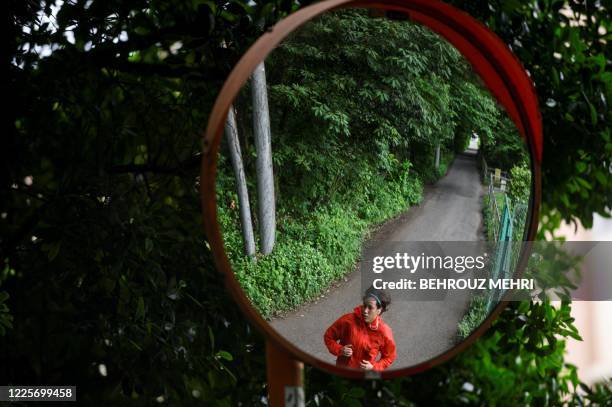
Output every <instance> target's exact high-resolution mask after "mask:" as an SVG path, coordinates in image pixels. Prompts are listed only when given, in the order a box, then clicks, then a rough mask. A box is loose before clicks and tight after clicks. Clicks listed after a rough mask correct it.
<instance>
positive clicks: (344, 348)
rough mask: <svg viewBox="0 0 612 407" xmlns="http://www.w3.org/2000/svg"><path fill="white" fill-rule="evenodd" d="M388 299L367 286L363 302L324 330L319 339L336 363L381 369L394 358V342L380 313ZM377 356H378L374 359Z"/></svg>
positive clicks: (387, 303)
mask: <svg viewBox="0 0 612 407" xmlns="http://www.w3.org/2000/svg"><path fill="white" fill-rule="evenodd" d="M390 304H391V299H390V298H389V296H388V295H387V294H386V293H385V292H384V291H380V290H376V289H375V288H373V287H370V288H368V290H367V291H366V292H365V295H364V297H363V305H359V306H357V307H355V309H354V310H353V312H352V313H350V314H345V315H343V316H341V317H340V318H338V320H337V321H336V322H334V323H333V324H332V326H330V327H329V328H327V330H326V331H325V335H324V337H323V339H324V340H325V345H326V346H327V349H329V351H330V353H331V354H332V355H334V356H337V359H336V365H337V366H347V367H352V368H355V369H365V370H384V369H386V368H387V367H389V365H391V363H393V361H394V360H395V357H396V353H395V341H394V340H393V332H392V331H391V328H390V327H389V325H387V324H385V323H384V322H383V320H382V318H381V314H382V313H383V312H385V311H386V310H387V309H388V308H389V305H390ZM378 355H380V359H379V360H376V359H377V357H378Z"/></svg>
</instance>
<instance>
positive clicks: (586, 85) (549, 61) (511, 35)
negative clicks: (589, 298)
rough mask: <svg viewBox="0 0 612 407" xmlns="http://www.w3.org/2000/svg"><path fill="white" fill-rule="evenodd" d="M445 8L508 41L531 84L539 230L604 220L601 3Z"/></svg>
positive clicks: (611, 120) (606, 81)
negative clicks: (538, 144) (540, 136)
mask: <svg viewBox="0 0 612 407" xmlns="http://www.w3.org/2000/svg"><path fill="white" fill-rule="evenodd" d="M451 3H453V4H455V5H457V6H459V7H460V8H463V9H464V10H466V11H467V12H469V13H470V14H472V15H473V16H475V17H476V18H478V19H479V20H480V21H482V22H484V23H485V24H487V26H488V27H489V28H490V29H492V30H493V31H494V32H495V33H496V34H497V35H499V36H500V37H501V38H502V40H503V41H504V42H505V43H506V44H509V45H510V46H511V47H512V51H513V52H514V53H515V54H516V56H517V57H518V59H519V60H520V61H521V62H522V63H523V65H524V66H525V68H526V69H527V70H528V71H529V74H530V76H531V78H532V80H533V82H534V83H535V87H536V91H537V93H538V99H539V106H540V109H541V111H542V119H543V124H544V148H543V152H544V157H543V163H542V178H543V185H542V193H543V197H542V212H543V214H544V215H546V216H545V217H543V220H544V221H545V223H544V225H543V230H547V231H553V230H554V229H556V228H557V227H559V225H560V221H561V219H564V220H567V221H570V220H580V221H581V222H582V224H583V225H584V226H586V227H587V228H588V227H591V225H592V219H593V213H599V214H600V215H602V216H605V217H609V216H610V208H612V177H610V157H611V156H612V139H611V130H610V129H611V128H612V109H610V107H609V103H610V100H612V99H611V98H612V71H611V67H612V65H611V63H610V59H609V57H608V56H609V47H610V45H609V44H610V29H609V27H610V21H611V18H610V9H611V8H610V4H609V2H606V1H604V2H595V3H590V2H577V1H570V2H566V1H563V0H544V1H527V2H517V1H512V2H508V1H503V0H494V1H488V2H486V3H481V4H476V3H474V2H470V1H464V0H455V1H452V2H451ZM562 9H564V10H563V12H562V11H561V10H562ZM578 21H585V22H587V23H585V24H582V23H577V22H578ZM510 167H511V166H510ZM510 167H508V168H510Z"/></svg>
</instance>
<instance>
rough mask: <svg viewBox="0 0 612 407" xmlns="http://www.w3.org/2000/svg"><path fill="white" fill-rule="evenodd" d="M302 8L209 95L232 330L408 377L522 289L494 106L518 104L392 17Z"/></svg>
mask: <svg viewBox="0 0 612 407" xmlns="http://www.w3.org/2000/svg"><path fill="white" fill-rule="evenodd" d="M345 3H346V2H345ZM313 7H315V8H316V7H318V9H316V10H313ZM313 7H310V8H307V9H304V10H302V11H301V12H300V13H302V14H303V17H302V19H295V15H294V16H292V17H294V20H293V22H292V23H291V24H289V25H287V24H285V25H283V23H284V22H281V23H279V25H278V26H277V28H275V29H274V30H273V31H272V32H271V33H269V34H267V35H268V38H267V39H266V38H265V37H262V39H260V40H259V41H258V42H257V43H256V44H255V45H254V46H253V48H252V49H251V51H249V53H247V54H246V55H245V58H243V60H241V62H240V63H239V64H238V66H237V67H236V69H235V70H234V72H233V73H232V77H230V79H229V80H228V82H227V83H226V86H225V87H224V89H223V91H222V93H221V95H220V96H219V99H218V101H217V104H216V108H217V110H216V116H215V112H213V116H211V123H209V129H208V132H207V138H206V142H207V144H206V145H205V152H206V157H208V160H207V161H205V163H204V165H203V172H202V192H203V207H204V213H205V218H206V222H207V231H208V235H209V240H210V242H211V246H212V248H213V252H214V253H215V258H216V261H217V264H218V266H219V268H220V269H221V270H222V271H225V272H226V276H227V278H228V286H229V288H230V290H232V292H233V293H234V295H235V296H236V298H237V299H238V301H239V302H240V303H241V305H242V306H243V309H244V310H245V311H246V312H247V315H248V316H249V317H250V318H251V320H252V321H254V322H255V323H256V324H257V325H258V326H259V327H261V328H262V329H263V330H264V331H265V332H266V333H267V334H268V335H269V336H270V337H272V338H273V339H274V340H276V341H277V342H278V343H279V344H280V345H281V346H284V347H287V348H288V349H289V350H290V351H292V352H293V353H294V354H295V355H296V357H298V358H300V359H302V360H304V361H306V362H309V363H311V364H314V365H316V366H318V367H321V368H323V369H327V370H331V371H334V372H336V373H340V374H344V375H348V376H354V377H357V376H359V375H364V374H365V375H366V376H367V375H368V374H369V375H372V377H377V376H379V375H381V374H383V375H387V376H389V375H399V374H404V373H410V372H414V371H419V370H423V369H424V368H426V367H428V366H432V365H434V364H436V363H439V362H441V361H443V360H445V359H446V358H448V357H450V356H452V354H454V353H456V352H458V351H459V350H460V349H462V348H463V347H465V346H466V345H467V344H469V342H471V341H472V340H473V339H474V338H475V337H477V336H478V335H479V334H480V333H482V332H483V331H484V329H486V326H487V325H488V324H489V323H490V321H491V319H492V318H493V317H494V316H495V314H496V313H497V312H499V310H501V306H502V304H501V300H502V299H503V295H504V293H505V291H506V290H507V289H508V287H506V286H505V285H504V284H502V283H501V282H502V281H505V280H511V279H512V278H513V277H518V275H519V274H520V273H519V271H520V270H521V268H522V266H523V262H524V260H525V259H524V258H525V257H526V251H525V250H523V245H522V242H523V241H527V240H531V239H532V238H533V235H534V233H535V219H536V215H537V202H538V199H539V170H538V168H539V165H538V160H537V149H536V145H535V144H534V142H533V141H531V142H530V143H526V142H525V139H527V140H530V139H529V132H527V131H526V129H527V128H530V127H529V126H530V124H529V122H528V120H527V115H526V113H525V112H524V110H522V109H524V108H525V106H519V107H518V108H517V106H516V104H509V105H510V106H511V108H508V106H506V105H502V104H500V102H499V101H500V100H501V101H502V102H503V101H504V100H505V99H504V97H508V95H509V99H508V100H514V99H513V98H518V96H517V95H516V94H513V93H512V89H510V91H508V90H507V89H506V88H503V89H501V90H500V89H499V88H493V89H494V92H493V94H492V93H491V91H489V90H488V88H487V86H491V84H492V83H494V82H495V80H492V79H491V77H487V76H486V72H485V70H486V67H482V66H481V67H477V66H476V65H475V64H474V63H475V61H474V58H475V57H474V56H472V58H471V59H470V60H468V59H466V58H465V57H464V54H465V51H464V52H463V53H462V52H461V51H460V50H458V49H457V48H455V46H453V45H451V43H449V42H448V41H447V40H446V39H445V38H444V37H443V36H441V35H440V34H438V33H436V32H434V31H432V30H431V29H430V28H428V27H427V26H425V25H423V24H421V23H423V22H424V20H422V19H421V20H420V19H419V18H415V15H414V14H410V13H409V12H408V11H407V10H399V9H398V10H392V11H384V10H381V9H366V8H343V9H338V10H333V11H329V12H327V13H324V14H320V13H321V11H325V10H324V9H325V7H324V6H323V5H318V6H313ZM319 14H320V15H319ZM462 18H465V17H463V16H462ZM287 20H290V18H289V19H287ZM285 21H286V20H285ZM415 21H418V22H415ZM428 25H429V24H428ZM434 28H435V27H434ZM479 29H483V28H482V27H479ZM438 31H440V30H438ZM498 45H499V44H498ZM272 49H273V50H272ZM504 50H505V49H504ZM270 51H271V52H270ZM258 52H259V54H258ZM505 52H507V51H505ZM262 55H266V57H265V59H263V57H262ZM515 63H516V62H515ZM477 68H480V69H477ZM483 72H484V73H485V75H484V76H483ZM487 78H489V79H487ZM504 92H505V93H504ZM504 95H506V96H504ZM507 112H510V115H509V114H508V113H507ZM511 115H512V116H513V117H511ZM215 117H216V119H215ZM517 122H518V124H519V127H518V128H517V125H516V124H515V123H517ZM211 126H212V127H211ZM221 126H222V127H221ZM525 136H527V137H525ZM215 167H216V176H215V171H211V169H212V168H215ZM213 191H214V193H213V194H211V192H213ZM212 216H214V219H211V217H212ZM217 237H218V238H219V239H218V240H217ZM221 242H222V244H223V245H222V246H221V244H220V243H221ZM492 281H493V283H491V282H492ZM517 281H518V279H517Z"/></svg>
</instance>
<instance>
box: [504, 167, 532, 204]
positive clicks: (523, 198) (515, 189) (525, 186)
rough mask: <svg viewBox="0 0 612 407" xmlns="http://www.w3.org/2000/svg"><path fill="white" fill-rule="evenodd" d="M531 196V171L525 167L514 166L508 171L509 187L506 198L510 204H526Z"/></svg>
mask: <svg viewBox="0 0 612 407" xmlns="http://www.w3.org/2000/svg"><path fill="white" fill-rule="evenodd" d="M530 194H531V170H530V169H529V167H527V165H525V164H523V165H515V166H514V167H512V169H511V170H510V186H509V188H508V196H509V197H510V199H511V200H512V203H514V204H518V203H519V202H522V203H526V202H528V201H529V196H530Z"/></svg>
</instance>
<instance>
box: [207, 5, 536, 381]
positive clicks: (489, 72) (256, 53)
mask: <svg viewBox="0 0 612 407" xmlns="http://www.w3.org/2000/svg"><path fill="white" fill-rule="evenodd" d="M341 8H370V9H378V10H384V11H393V12H399V13H402V14H405V15H406V16H407V17H408V18H407V19H408V20H410V21H412V22H416V23H419V24H421V25H423V26H425V27H428V28H429V29H431V30H432V31H434V32H436V33H437V34H439V35H441V36H442V37H444V38H445V39H446V40H447V41H448V42H450V43H451V44H452V45H453V46H454V47H455V48H457V49H458V50H459V51H460V53H461V54H462V55H463V56H464V57H465V58H466V59H467V60H468V61H469V62H470V64H471V65H472V68H473V69H474V70H475V71H476V73H478V75H479V76H480V77H481V78H482V80H483V81H484V83H485V85H486V86H487V88H488V90H489V91H490V92H491V93H492V94H493V96H494V97H495V99H496V100H497V101H498V102H499V103H500V104H501V105H502V106H503V107H504V108H505V110H506V112H507V113H508V115H509V116H510V118H511V119H512V121H513V122H514V124H515V125H516V126H517V129H518V130H519V133H520V134H521V136H522V137H523V139H524V140H525V142H526V144H527V148H528V151H529V154H530V158H531V160H530V161H531V174H532V177H531V179H532V181H531V196H530V200H529V208H528V213H527V222H528V225H527V227H526V228H525V235H524V241H526V242H527V244H526V245H525V246H524V247H525V248H524V249H523V251H522V252H521V255H520V259H519V262H518V265H517V270H516V271H515V277H518V276H520V275H521V274H522V272H523V270H524V268H525V266H526V264H527V260H528V257H529V252H530V244H529V242H530V241H533V240H534V239H535V235H536V232H537V226H538V214H539V209H540V202H541V172H540V166H541V160H542V123H541V115H540V111H539V108H538V99H537V95H536V93H535V89H534V87H533V84H532V82H531V80H530V79H529V76H528V74H527V72H526V70H525V69H524V68H523V66H522V65H521V63H520V61H519V60H518V59H517V58H516V56H514V54H512V52H511V51H510V50H509V49H508V47H507V46H506V44H504V43H503V41H502V40H501V39H500V38H498V37H497V36H496V35H495V34H494V33H492V32H491V31H490V30H489V29H488V28H486V27H485V26H484V25H483V24H481V23H480V22H478V21H477V20H475V19H474V18H472V17H471V16H469V15H468V14H466V13H465V12H463V11H461V10H459V9H456V8H454V7H452V6H450V5H448V4H445V3H442V2H439V1H431V0H378V1H373V0H327V1H322V2H320V3H316V4H313V5H310V6H307V7H305V8H302V9H300V10H299V11H297V12H295V13H293V14H291V15H289V16H287V17H286V18H284V19H282V20H281V21H279V22H278V23H277V24H276V25H275V26H274V27H272V29H271V30H268V32H266V33H264V34H263V35H262V36H261V37H260V38H259V39H258V40H257V41H256V42H255V43H254V44H253V45H252V46H251V47H250V48H249V50H248V51H247V52H246V53H245V54H244V55H243V56H242V58H241V59H240V61H239V62H238V64H237V65H236V66H235V67H234V69H233V70H232V72H231V73H230V75H229V76H228V78H227V80H226V81H225V83H224V85H223V87H222V89H221V92H220V93H219V95H218V97H217V99H216V101H215V104H214V106H213V109H212V112H211V114H210V117H209V121H208V125H207V128H206V132H205V134H204V136H203V146H202V152H203V154H202V166H201V173H200V196H201V204H202V214H203V222H204V230H205V233H206V236H207V239H208V243H209V245H210V249H211V251H212V255H213V259H214V262H215V266H216V268H217V271H218V272H219V273H220V277H221V278H223V279H224V280H225V285H226V287H227V289H228V291H229V292H230V294H231V295H232V297H233V298H234V300H235V301H236V302H237V303H238V305H239V307H240V309H241V310H242V312H243V313H244V315H245V316H246V318H247V320H248V321H249V322H251V323H252V324H253V325H254V326H255V327H256V328H258V329H259V330H260V331H261V332H263V333H264V335H265V336H266V338H267V340H269V341H271V342H272V343H274V344H275V345H276V346H280V347H282V348H284V349H285V350H287V351H288V352H289V353H290V354H292V355H293V356H294V357H295V359H296V360H300V361H303V362H305V363H308V364H310V365H311V366H314V367H317V368H319V369H321V370H324V371H327V372H330V373H334V374H337V375H340V376H344V377H349V378H374V377H375V378H393V377H401V376H406V375H411V374H415V373H418V372H421V371H424V370H427V369H429V368H431V367H433V366H435V365H438V364H440V363H442V362H445V361H446V360H448V359H450V358H451V357H453V356H455V355H456V354H458V353H459V352H461V351H463V350H464V349H465V348H467V347H468V346H469V345H471V344H472V343H473V342H474V341H475V340H476V339H477V338H478V337H479V336H480V335H482V334H483V333H484V332H485V331H486V330H487V329H488V328H489V326H490V325H491V323H492V322H493V320H494V319H495V318H496V317H497V315H499V313H501V311H502V310H503V309H504V308H505V306H506V305H507V303H508V301H507V300H506V298H508V296H507V295H506V296H504V298H502V301H500V303H499V304H497V306H496V307H495V308H494V309H493V311H492V312H491V313H490V314H489V315H488V316H487V318H486V319H485V320H484V322H483V323H482V324H481V325H480V326H479V327H478V328H477V329H476V330H474V331H473V332H472V333H471V334H470V335H469V336H468V337H467V338H465V339H464V340H463V341H462V342H461V343H459V344H458V345H455V346H454V347H452V348H451V349H449V350H447V351H446V352H444V353H442V354H440V355H438V356H436V357H434V358H433V359H430V360H427V361H425V362H422V363H419V364H417V365H414V366H410V367H406V368H401V369H397V370H388V371H382V372H375V373H374V374H373V373H372V372H369V371H358V370H351V369H347V368H343V367H338V366H336V365H334V364H331V363H328V362H324V361H322V360H320V359H317V358H315V357H313V356H311V355H309V354H307V353H305V352H304V351H302V350H300V349H299V348H297V347H296V346H295V345H293V344H292V343H291V342H289V341H288V340H286V339H285V338H284V337H283V336H282V335H280V334H279V333H278V332H277V331H276V330H274V329H273V328H272V326H271V325H270V324H269V323H268V322H267V321H265V320H264V319H263V318H262V317H261V315H260V314H259V313H258V312H257V310H256V309H255V308H254V307H253V306H252V305H251V302H250V300H249V299H248V298H247V297H246V295H245V293H244V291H243V290H242V288H241V286H240V283H239V282H238V280H237V278H236V276H235V274H234V272H233V271H232V269H231V266H230V263H229V260H228V258H227V255H226V253H225V250H224V244H223V237H222V235H221V231H220V227H219V223H218V219H217V202H216V193H215V186H216V182H215V181H216V171H217V154H218V151H219V145H220V142H221V138H222V136H223V131H224V125H225V120H226V117H227V113H228V110H229V107H230V105H231V104H232V103H233V101H234V98H235V97H236V96H237V95H238V92H239V91H240V89H241V88H242V86H243V85H244V84H245V83H246V81H247V80H248V78H249V77H250V75H251V73H252V72H253V71H254V69H255V67H256V66H257V65H258V64H259V63H260V62H262V61H264V60H265V58H266V57H267V56H268V54H269V53H270V52H272V50H273V49H274V48H276V47H277V46H278V45H279V44H280V43H281V41H282V40H283V39H285V38H286V37H287V36H288V35H289V34H291V33H292V32H293V31H294V30H296V29H298V28H299V27H300V26H302V25H303V24H304V23H306V22H308V21H310V20H312V19H313V18H315V17H317V16H318V15H320V14H323V13H325V12H327V11H332V10H336V9H341ZM507 294H508V295H509V294H510V293H507Z"/></svg>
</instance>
